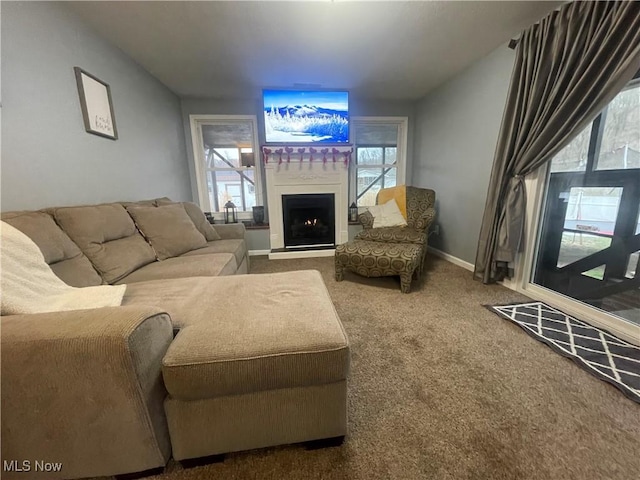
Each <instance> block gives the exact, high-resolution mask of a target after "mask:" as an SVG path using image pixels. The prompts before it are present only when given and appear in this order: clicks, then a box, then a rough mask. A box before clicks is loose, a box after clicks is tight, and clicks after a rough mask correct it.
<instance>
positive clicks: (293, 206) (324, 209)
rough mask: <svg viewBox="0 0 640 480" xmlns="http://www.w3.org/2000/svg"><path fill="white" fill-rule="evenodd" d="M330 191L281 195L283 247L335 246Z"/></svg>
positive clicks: (333, 217) (333, 209)
mask: <svg viewBox="0 0 640 480" xmlns="http://www.w3.org/2000/svg"><path fill="white" fill-rule="evenodd" d="M334 202H335V199H334V195H333V194H332V193H322V194H297V195H282V216H283V222H284V246H285V248H305V247H318V246H329V247H334V246H335V205H334Z"/></svg>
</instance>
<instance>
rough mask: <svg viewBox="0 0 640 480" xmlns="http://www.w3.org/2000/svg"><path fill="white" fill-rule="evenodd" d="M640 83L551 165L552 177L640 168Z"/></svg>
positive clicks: (633, 84) (626, 91)
mask: <svg viewBox="0 0 640 480" xmlns="http://www.w3.org/2000/svg"><path fill="white" fill-rule="evenodd" d="M639 125H640V79H637V80H634V81H633V82H631V83H630V84H629V85H628V86H627V88H625V89H624V90H623V91H622V92H620V93H619V94H618V95H617V96H616V97H615V98H614V99H613V100H612V101H611V103H610V104H609V105H608V106H607V107H606V108H605V109H604V110H603V111H602V112H601V113H600V115H598V116H597V117H596V119H595V120H594V121H593V122H592V123H591V124H590V125H589V126H588V127H587V128H585V129H584V130H583V131H582V132H580V133H579V134H578V136H576V137H575V138H574V139H573V140H572V141H571V143H569V145H567V146H566V147H564V148H563V149H562V150H561V151H560V152H559V153H558V154H557V155H556V156H555V157H554V158H553V160H552V161H551V173H560V172H591V171H601V170H629V169H635V168H640V128H639Z"/></svg>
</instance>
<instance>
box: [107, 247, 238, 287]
mask: <svg viewBox="0 0 640 480" xmlns="http://www.w3.org/2000/svg"><path fill="white" fill-rule="evenodd" d="M237 270H238V267H237V266H236V259H235V257H234V256H233V255H232V254H230V253H216V254H209V255H199V256H196V257H174V258H168V259H167V260H163V261H161V262H153V263H150V264H148V265H145V266H144V267H142V268H139V269H138V270H136V271H135V272H133V273H130V274H129V275H127V276H126V277H123V278H121V279H120V280H118V281H117V282H116V283H127V284H128V283H134V282H146V281H148V280H160V279H165V278H166V279H173V278H184V277H215V276H219V275H234V274H235V273H236V271H237Z"/></svg>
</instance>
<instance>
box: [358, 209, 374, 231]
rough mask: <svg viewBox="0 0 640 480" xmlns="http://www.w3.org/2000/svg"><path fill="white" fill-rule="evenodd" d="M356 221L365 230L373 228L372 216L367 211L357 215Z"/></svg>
mask: <svg viewBox="0 0 640 480" xmlns="http://www.w3.org/2000/svg"><path fill="white" fill-rule="evenodd" d="M358 221H359V222H360V224H361V225H362V228H364V229H365V230H369V229H371V228H373V215H372V214H371V212H370V211H369V210H367V211H366V212H362V213H361V214H360V215H358Z"/></svg>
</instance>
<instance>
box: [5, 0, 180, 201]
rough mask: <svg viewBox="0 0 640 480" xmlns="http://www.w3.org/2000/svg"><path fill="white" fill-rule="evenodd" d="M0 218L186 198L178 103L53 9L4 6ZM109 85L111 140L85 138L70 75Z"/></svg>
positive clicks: (62, 10) (59, 8)
mask: <svg viewBox="0 0 640 480" xmlns="http://www.w3.org/2000/svg"><path fill="white" fill-rule="evenodd" d="M1 30H2V197H1V199H2V205H1V206H2V210H5V211H6V210H15V209H35V208H40V207H45V206H56V205H77V204H83V203H97V202H106V201H116V200H137V199H144V198H151V197H158V196H165V195H166V196H169V197H171V198H173V199H176V200H191V186H190V182H189V171H188V163H187V161H186V158H185V140H184V130H183V128H182V122H181V116H180V100H179V99H178V97H177V96H176V95H174V94H173V93H172V92H171V91H169V90H168V89H167V88H166V87H165V86H164V85H162V84H161V83H160V82H159V81H158V80H156V79H155V78H154V77H152V76H151V75H150V74H149V73H148V72H146V71H145V70H144V69H142V68H141V67H140V66H139V65H137V64H136V63H134V62H133V61H132V60H131V59H130V58H129V57H128V56H126V55H125V54H124V53H122V52H121V51H120V50H118V49H117V48H115V47H114V46H112V45H111V44H110V43H108V42H107V41H105V40H103V39H102V38H101V37H99V36H98V35H96V34H94V33H93V32H92V31H91V30H89V28H88V27H87V26H86V25H85V24H84V23H83V22H82V21H81V20H80V19H79V18H77V17H76V15H75V14H74V13H73V12H71V11H70V10H69V9H68V8H67V6H66V5H64V4H60V3H31V2H15V3H14V2H2V25H1ZM74 66H79V67H81V68H83V69H85V70H86V71H88V72H89V73H92V74H93V75H95V76H97V77H98V78H100V79H101V80H103V81H104V82H106V83H108V84H109V85H110V86H111V93H112V97H113V103H114V110H115V117H116V124H117V128H118V133H119V139H118V140H117V141H113V140H109V139H106V138H102V137H98V136H96V135H91V134H89V133H86V132H85V130H84V126H83V121H82V113H81V110H80V103H79V99H78V91H77V88H76V82H75V77H74V72H73V67H74Z"/></svg>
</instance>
